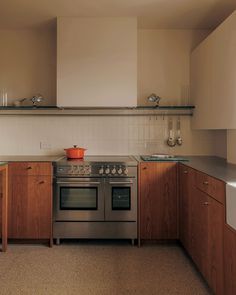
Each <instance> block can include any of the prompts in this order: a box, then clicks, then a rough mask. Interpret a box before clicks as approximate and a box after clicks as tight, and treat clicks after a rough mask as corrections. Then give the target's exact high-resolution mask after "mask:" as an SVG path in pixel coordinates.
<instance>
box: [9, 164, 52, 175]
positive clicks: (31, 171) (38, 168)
mask: <svg viewBox="0 0 236 295" xmlns="http://www.w3.org/2000/svg"><path fill="white" fill-rule="evenodd" d="M9 174H10V175H35V176H37V175H52V164H51V163H48V162H13V163H10V164H9Z"/></svg>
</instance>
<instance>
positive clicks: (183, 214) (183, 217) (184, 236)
mask: <svg viewBox="0 0 236 295" xmlns="http://www.w3.org/2000/svg"><path fill="white" fill-rule="evenodd" d="M193 181H194V170H193V169H191V168H189V167H187V166H185V165H182V164H180V166H179V239H180V241H181V243H182V245H183V246H184V248H185V249H186V250H187V251H188V252H190V244H191V243H190V241H191V232H190V217H191V216H190V215H191V214H190V209H191V194H192V191H193V186H194V183H193Z"/></svg>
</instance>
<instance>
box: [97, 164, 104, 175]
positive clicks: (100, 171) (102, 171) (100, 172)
mask: <svg viewBox="0 0 236 295" xmlns="http://www.w3.org/2000/svg"><path fill="white" fill-rule="evenodd" d="M98 173H99V174H103V173H104V168H103V166H102V167H101V168H100V169H99V171H98Z"/></svg>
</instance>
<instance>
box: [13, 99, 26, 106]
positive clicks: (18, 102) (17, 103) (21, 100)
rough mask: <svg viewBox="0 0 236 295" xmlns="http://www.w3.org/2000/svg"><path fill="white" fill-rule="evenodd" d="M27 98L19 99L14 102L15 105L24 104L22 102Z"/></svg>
mask: <svg viewBox="0 0 236 295" xmlns="http://www.w3.org/2000/svg"><path fill="white" fill-rule="evenodd" d="M26 99H27V98H22V99H17V100H15V101H14V102H13V105H14V106H15V107H20V106H21V105H22V103H23V102H24V101H25V100H26Z"/></svg>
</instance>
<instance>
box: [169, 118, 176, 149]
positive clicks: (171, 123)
mask: <svg viewBox="0 0 236 295" xmlns="http://www.w3.org/2000/svg"><path fill="white" fill-rule="evenodd" d="M168 125H169V138H168V139H167V144H168V146H170V147H173V146H175V145H176V142H175V138H174V134H173V133H174V131H173V121H172V118H170V119H169V123H168Z"/></svg>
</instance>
